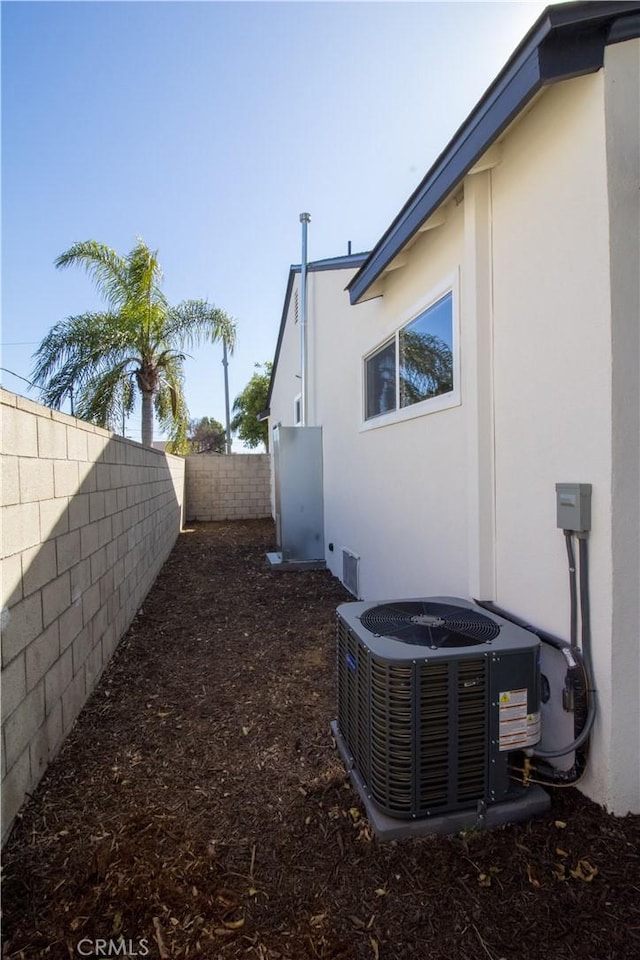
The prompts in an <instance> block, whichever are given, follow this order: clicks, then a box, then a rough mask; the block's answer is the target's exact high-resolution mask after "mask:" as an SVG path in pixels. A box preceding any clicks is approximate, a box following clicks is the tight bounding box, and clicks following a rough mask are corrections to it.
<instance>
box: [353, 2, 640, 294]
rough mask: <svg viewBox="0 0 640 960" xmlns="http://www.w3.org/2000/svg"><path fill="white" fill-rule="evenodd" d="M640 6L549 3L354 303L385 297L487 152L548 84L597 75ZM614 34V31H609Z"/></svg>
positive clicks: (357, 280)
mask: <svg viewBox="0 0 640 960" xmlns="http://www.w3.org/2000/svg"><path fill="white" fill-rule="evenodd" d="M638 11H640V3H635V2H633V3H629V2H622V0H614V2H591V3H579V4H564V5H562V6H560V7H555V8H554V7H549V8H547V9H546V10H545V11H544V13H543V14H542V15H541V17H540V18H539V19H538V21H537V22H536V24H534V26H533V27H532V29H531V30H530V32H529V33H528V34H527V36H526V37H525V38H524V40H523V41H522V43H521V44H520V46H519V47H518V48H517V50H516V51H515V53H514V54H513V56H512V57H511V59H510V60H509V61H508V63H507V64H506V66H505V67H504V69H503V70H502V71H501V73H500V74H499V75H498V77H497V78H496V80H495V81H494V82H493V83H492V85H491V86H490V87H489V89H488V90H487V92H486V93H485V94H484V96H483V97H482V99H481V100H480V101H479V103H478V104H477V106H476V107H475V108H474V110H473V111H472V112H471V114H470V115H469V117H468V118H467V119H466V120H465V122H464V123H463V124H462V126H461V127H460V128H459V130H458V131H457V133H456V134H455V135H454V137H453V139H452V140H451V141H450V143H449V144H448V146H447V147H446V148H445V150H444V151H443V152H442V153H441V154H440V156H439V157H438V159H437V160H436V162H435V163H434V164H433V166H432V167H431V169H430V170H429V171H428V173H427V175H426V176H425V177H424V179H423V180H422V182H421V183H420V185H419V186H418V187H417V189H416V190H415V191H414V193H413V194H412V195H411V197H410V198H409V200H408V201H407V203H406V204H405V205H404V207H403V208H402V210H401V211H400V213H399V214H398V216H397V217H396V218H395V220H394V221H393V223H392V224H391V226H390V227H389V229H388V230H387V231H386V233H385V234H384V235H383V236H382V238H381V239H380V241H379V242H378V243H377V244H376V246H375V247H374V249H373V250H372V252H371V254H370V256H369V258H368V259H367V260H366V261H365V263H364V264H363V265H362V267H361V268H360V270H359V271H358V272H357V273H356V275H355V276H354V277H353V278H352V280H351V282H350V283H349V285H348V287H347V289H348V291H349V297H350V300H351V303H352V304H355V303H360V302H362V301H363V300H367V299H370V298H371V297H374V296H379V295H380V292H381V291H380V286H379V284H376V281H377V280H378V279H379V278H380V277H381V275H382V274H383V272H384V271H385V270H386V269H387V267H388V266H389V264H390V263H391V261H392V260H393V259H394V258H395V257H396V256H397V255H398V254H399V253H400V251H401V250H402V249H403V247H404V246H405V245H406V244H407V243H408V242H409V241H410V240H411V239H412V238H413V237H414V236H415V234H416V233H417V231H418V230H419V228H420V226H421V225H422V224H423V223H424V221H425V220H426V219H427V218H428V217H430V216H431V215H432V214H433V213H434V212H435V211H436V210H437V208H438V207H439V206H440V205H441V204H442V203H443V201H444V200H446V199H447V198H448V197H449V196H450V195H451V193H452V191H453V190H455V188H456V186H457V185H459V184H460V182H461V181H462V180H463V178H464V177H465V176H466V174H467V173H468V172H469V171H470V170H471V168H472V167H473V166H474V165H475V164H476V163H477V162H478V161H479V159H480V158H481V157H482V155H483V154H484V153H485V152H486V151H487V150H488V148H489V147H490V146H491V145H492V143H494V142H495V141H496V140H497V139H498V138H499V137H500V135H501V134H502V133H503V132H504V131H505V130H506V128H507V127H508V126H509V124H510V123H512V122H513V120H514V119H515V118H516V117H517V116H518V114H519V113H521V112H522V110H523V109H524V108H525V107H526V105H527V104H528V103H529V102H530V101H531V100H532V99H533V98H534V97H535V96H536V94H537V93H538V92H539V91H540V90H541V89H542V88H543V87H545V86H547V85H549V84H552V83H557V82H559V81H560V80H569V79H572V78H574V77H579V76H584V75H586V74H589V73H595V72H596V71H597V70H599V69H600V68H601V67H602V65H603V63H604V49H605V46H606V44H607V42H616V40H618V38H619V37H618V36H617V35H615V34H616V32H617V33H618V34H620V33H621V30H622V27H621V23H620V20H619V18H620V17H621V16H624V21H625V22H626V23H627V29H626V30H623V31H622V34H624V36H625V38H626V36H627V35H628V33H629V31H628V24H629V23H631V22H632V21H636V22H637V17H638ZM609 33H611V35H610V36H609Z"/></svg>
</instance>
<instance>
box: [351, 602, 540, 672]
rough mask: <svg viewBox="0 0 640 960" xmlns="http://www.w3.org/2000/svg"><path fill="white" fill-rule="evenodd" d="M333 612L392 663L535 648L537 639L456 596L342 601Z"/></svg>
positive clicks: (362, 640)
mask: <svg viewBox="0 0 640 960" xmlns="http://www.w3.org/2000/svg"><path fill="white" fill-rule="evenodd" d="M337 612H338V615H339V616H340V617H341V618H342V619H343V620H344V621H345V623H346V624H347V626H348V627H349V628H350V629H351V630H353V632H354V633H355V634H356V635H357V637H358V638H359V639H360V641H361V642H362V643H363V644H364V645H365V646H366V647H367V649H369V650H370V651H371V653H372V654H374V655H375V656H377V657H381V658H383V659H386V660H393V661H394V662H402V661H414V660H434V659H450V658H451V656H452V654H454V655H455V656H456V657H460V656H469V657H477V656H478V655H482V654H485V653H486V654H489V653H490V654H492V655H496V654H500V653H507V652H509V653H513V652H515V651H524V650H535V649H536V648H537V647H539V645H540V641H539V640H538V638H537V637H536V636H535V635H534V634H533V633H531V632H530V631H528V630H525V629H524V628H522V627H518V626H516V625H515V624H513V623H511V622H510V621H508V620H504V619H503V618H502V617H498V616H496V615H495V614H493V613H491V614H489V613H487V611H485V610H484V609H482V608H481V607H478V606H477V605H476V604H474V603H472V602H471V601H469V600H465V599H462V598H461V597H418V598H407V599H401V600H386V601H373V602H372V601H360V602H354V603H343V604H341V605H340V606H339V607H338V611H337Z"/></svg>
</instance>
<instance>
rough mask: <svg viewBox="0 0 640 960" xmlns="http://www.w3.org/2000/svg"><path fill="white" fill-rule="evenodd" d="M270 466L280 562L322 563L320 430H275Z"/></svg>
mask: <svg viewBox="0 0 640 960" xmlns="http://www.w3.org/2000/svg"><path fill="white" fill-rule="evenodd" d="M273 466H274V492H275V509H276V536H277V540H278V546H279V549H280V551H281V553H282V557H281V562H282V563H283V564H286V563H296V562H300V561H308V560H324V508H323V497H322V427H283V426H277V427H276V428H275V429H274V431H273Z"/></svg>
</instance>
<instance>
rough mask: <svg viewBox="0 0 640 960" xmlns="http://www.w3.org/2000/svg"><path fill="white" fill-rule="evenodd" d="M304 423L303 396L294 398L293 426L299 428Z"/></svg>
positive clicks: (299, 395)
mask: <svg viewBox="0 0 640 960" xmlns="http://www.w3.org/2000/svg"><path fill="white" fill-rule="evenodd" d="M301 423H302V394H301V393H299V394H298V396H297V397H294V398H293V425H294V427H299V426H300V424H301Z"/></svg>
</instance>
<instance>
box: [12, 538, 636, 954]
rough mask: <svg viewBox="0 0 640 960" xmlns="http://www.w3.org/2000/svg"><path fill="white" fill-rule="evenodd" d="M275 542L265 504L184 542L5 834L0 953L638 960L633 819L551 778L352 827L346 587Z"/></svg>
mask: <svg viewBox="0 0 640 960" xmlns="http://www.w3.org/2000/svg"><path fill="white" fill-rule="evenodd" d="M272 548H273V527H272V524H271V523H267V522H263V521H256V522H241V523H233V524H231V523H219V524H202V525H198V526H197V527H195V528H193V529H190V530H189V531H188V532H185V533H184V534H183V535H182V536H181V537H180V539H179V541H178V544H177V545H176V547H175V549H174V551H173V553H172V555H171V557H170V559H169V561H168V562H167V564H166V566H165V568H164V569H163V571H162V573H161V575H160V577H159V578H158V580H157V582H156V584H155V586H154V588H153V590H152V592H151V594H150V595H149V597H148V598H147V600H146V602H145V604H144V608H143V610H141V611H140V613H139V615H138V617H137V618H136V620H135V622H134V624H133V625H132V627H131V629H130V630H129V632H128V634H127V636H126V637H125V639H124V640H123V642H122V643H121V645H120V647H119V649H118V652H117V654H116V656H115V658H114V660H113V661H112V663H111V665H110V666H109V668H108V670H107V671H106V672H105V674H104V676H103V678H102V681H101V683H100V685H99V687H98V689H97V691H96V692H95V694H94V695H93V697H92V698H91V700H90V702H89V704H88V705H87V707H86V708H85V710H84V711H83V713H82V715H81V717H80V719H79V720H78V723H77V724H76V726H75V728H74V730H73V731H72V734H71V736H70V737H69V739H68V741H67V742H66V744H65V746H64V748H63V750H62V752H61V753H60V755H59V757H58V758H57V760H56V761H55V762H54V763H53V764H52V766H51V767H50V769H49V771H48V772H47V774H46V776H45V779H44V780H43V782H42V784H41V786H40V788H39V789H38V791H37V794H36V795H35V796H34V797H33V799H32V800H31V801H30V802H29V803H28V805H27V806H26V807H25V808H24V810H23V813H22V816H21V818H20V820H19V822H18V824H17V826H16V829H15V830H14V832H13V835H12V837H11V838H10V840H9V842H8V844H7V846H6V848H5V852H4V880H3V910H4V934H3V936H4V949H3V957H4V958H8V957H16V958H17V957H23V958H25V960H35V958H41V957H42V958H44V957H46V958H69V957H78V956H91V957H94V956H101V955H102V956H106V955H107V954H106V953H98V952H96V950H97V948H95V947H92V944H94V943H95V941H96V940H103V941H104V942H105V943H107V944H108V943H109V941H113V942H114V943H116V941H118V938H121V939H120V945H121V944H122V943H123V942H126V943H127V946H126V950H127V952H128V955H131V956H136V955H137V956H149V957H153V958H161V960H164V958H168V957H171V958H173V957H205V958H220V960H233V958H247V960H254V958H255V960H412V958H416V960H501V958H505V960H543V958H544V960H567V958H580V960H591V958H593V960H596V958H597V960H634V958H640V817H626V818H624V819H615V818H613V817H610V816H608V815H606V814H605V813H603V812H602V811H601V810H600V809H599V808H598V807H597V806H595V805H594V804H592V803H590V802H589V801H588V800H586V799H585V798H584V797H582V796H581V795H580V794H578V793H577V792H576V791H575V790H573V789H569V790H558V791H556V794H555V795H554V797H553V803H552V809H551V812H550V813H549V815H548V816H546V817H545V818H543V819H542V820H538V821H536V822H530V823H526V824H521V825H517V826H510V827H504V828H501V829H498V830H495V831H492V832H486V833H476V832H467V833H465V834H464V835H458V836H452V837H429V838H424V839H419V840H406V841H402V842H400V843H395V844H385V845H381V844H379V843H378V842H377V841H376V840H375V839H373V838H372V836H371V834H370V831H369V829H368V825H367V822H366V820H364V819H363V818H362V817H361V815H360V805H359V801H358V798H357V796H356V795H355V794H354V792H353V791H352V789H351V788H350V786H349V785H348V783H347V782H346V779H345V773H344V768H343V766H342V763H341V761H340V757H339V755H338V753H337V752H336V750H335V748H334V745H333V744H332V740H331V736H330V731H329V721H330V720H331V719H332V718H333V717H334V715H335V708H334V701H335V693H334V687H335V682H334V633H335V623H334V612H335V608H336V606H337V604H338V603H340V602H342V601H343V600H347V599H349V597H348V595H347V594H346V593H345V591H344V590H343V588H342V586H341V585H340V584H339V583H338V582H337V581H336V580H335V579H333V578H332V577H331V575H330V574H329V573H328V572H305V573H297V574H285V575H283V574H278V573H274V572H272V571H270V570H268V569H267V568H266V566H265V562H264V553H265V550H266V549H272ZM636 748H637V745H636V746H635V747H634V749H636ZM120 948H121V947H119V948H118V949H120ZM101 949H103V948H101ZM104 949H106V948H104ZM122 949H125V948H122ZM87 951H89V952H87ZM145 951H146V953H145ZM111 955H114V954H113V953H112V954H111ZM119 955H120V956H122V955H124V954H123V953H120V954H119Z"/></svg>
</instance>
